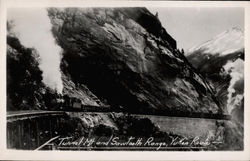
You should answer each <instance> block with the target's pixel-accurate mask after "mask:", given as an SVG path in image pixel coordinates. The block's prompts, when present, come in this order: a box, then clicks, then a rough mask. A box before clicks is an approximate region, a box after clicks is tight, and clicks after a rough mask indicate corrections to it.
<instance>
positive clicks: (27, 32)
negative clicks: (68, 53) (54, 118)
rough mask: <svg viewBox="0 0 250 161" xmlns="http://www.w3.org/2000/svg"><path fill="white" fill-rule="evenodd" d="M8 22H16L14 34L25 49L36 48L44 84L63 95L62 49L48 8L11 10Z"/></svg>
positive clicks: (8, 13)
mask: <svg viewBox="0 0 250 161" xmlns="http://www.w3.org/2000/svg"><path fill="white" fill-rule="evenodd" d="M7 15H8V20H10V21H13V22H14V26H13V29H12V30H13V32H14V33H16V34H17V36H18V38H19V40H20V41H21V43H22V44H23V45H24V46H25V47H30V48H34V49H36V50H37V51H38V54H39V55H40V58H41V62H40V64H39V67H40V69H41V70H42V71H43V82H44V83H45V84H46V85H47V86H48V87H50V88H51V89H54V90H56V91H57V92H59V93H62V89H63V83H62V79H61V72H60V62H61V48H60V47H59V46H58V45H57V44H56V42H55V39H54V37H53V35H52V32H51V28H52V25H51V23H50V19H49V17H48V12H47V10H46V8H11V9H8V12H7Z"/></svg>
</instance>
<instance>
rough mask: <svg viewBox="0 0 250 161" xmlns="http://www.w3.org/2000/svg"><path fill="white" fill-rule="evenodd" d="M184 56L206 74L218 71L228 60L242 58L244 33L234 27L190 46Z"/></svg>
mask: <svg viewBox="0 0 250 161" xmlns="http://www.w3.org/2000/svg"><path fill="white" fill-rule="evenodd" d="M186 56H187V58H188V60H189V61H190V62H191V64H192V65H194V67H196V68H197V69H198V70H199V71H201V72H205V73H208V74H211V73H214V72H215V71H216V72H218V71H220V70H221V67H222V66H224V65H225V64H226V63H227V62H228V61H229V60H232V61H234V60H236V59H237V58H241V59H244V33H243V31H242V30H241V29H240V28H238V27H234V28H232V29H229V30H227V31H224V32H222V33H221V34H219V35H217V36H215V37H214V38H212V39H211V40H208V41H207V42H205V43H202V44H201V45H198V46H195V47H192V48H191V49H189V50H188V52H187V54H186Z"/></svg>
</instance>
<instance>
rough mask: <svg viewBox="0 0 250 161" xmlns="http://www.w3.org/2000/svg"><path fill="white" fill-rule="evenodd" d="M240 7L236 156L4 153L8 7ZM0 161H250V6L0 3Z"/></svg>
mask: <svg viewBox="0 0 250 161" xmlns="http://www.w3.org/2000/svg"><path fill="white" fill-rule="evenodd" d="M135 6H137V7H139V6H145V7H243V8H245V106H244V108H245V111H244V114H245V122H244V125H245V126H244V128H245V133H244V137H245V140H244V143H245V147H244V151H240V152H234V151H232V152H145V151H141V152H127V151H123V152H121V151H118V152H103V151H96V152H94V151H76V152H71V151H18V150H8V149H6V130H5V129H6V108H5V107H6V101H4V100H6V92H5V91H6V81H5V80H6V36H5V35H6V28H5V26H6V9H7V8H8V7H135ZM0 12H1V15H0V16H1V17H0V20H1V22H0V25H1V26H0V29H1V30H0V53H1V54H0V82H1V84H0V96H1V97H0V131H1V132H0V159H2V160H250V147H249V145H250V140H249V137H250V135H249V132H250V128H249V125H250V122H249V120H250V119H249V117H250V109H249V108H248V105H249V104H250V102H249V100H250V98H249V96H250V95H249V94H250V93H249V92H250V90H249V89H250V85H249V74H250V73H249V69H250V62H249V61H250V55H249V54H250V43H249V42H250V40H249V39H250V2H243V1H240V2H236V1H234V2H232V1H219V2H215V1H200V2H198V1H104V0H103V1H97V0H91V1H83V0H64V1H60V0H36V1H34V0H16V1H15V0H1V1H0Z"/></svg>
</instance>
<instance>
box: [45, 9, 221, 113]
mask: <svg viewBox="0 0 250 161" xmlns="http://www.w3.org/2000/svg"><path fill="white" fill-rule="evenodd" d="M48 13H49V17H50V19H51V23H52V24H53V30H52V32H53V34H54V36H55V38H56V40H57V43H58V44H59V45H60V46H61V47H62V48H63V51H64V52H63V58H62V63H61V69H62V71H63V73H64V75H65V76H66V77H67V79H68V81H70V82H72V83H74V85H77V86H85V87H87V88H88V90H89V91H91V92H92V93H93V94H94V95H95V96H96V97H97V98H98V99H99V100H101V101H100V102H101V103H103V102H104V103H106V104H110V105H112V107H116V108H118V107H119V108H122V109H124V110H125V111H131V112H138V111H145V110H153V109H163V110H172V111H183V112H203V113H221V109H220V107H219V103H218V101H217V99H216V98H215V95H214V93H213V90H212V88H211V87H210V85H209V84H208V83H207V82H206V81H205V80H204V78H203V77H202V76H201V75H200V74H198V73H197V72H196V70H195V69H194V68H193V67H192V66H191V65H190V64H189V63H188V61H187V60H186V58H185V56H183V55H182V54H181V53H180V52H179V51H178V50H177V49H176V42H175V40H174V39H173V38H172V37H171V36H170V35H169V34H168V33H167V32H166V30H165V29H164V28H163V27H162V26H161V23H160V21H159V20H158V19H157V18H156V17H155V16H153V15H152V14H151V13H150V12H149V11H148V10H147V9H145V8H82V9H79V8H77V9H76V8H70V9H69V8H67V9H54V8H50V9H49V10H48ZM80 91H81V90H80ZM64 93H66V94H67V93H69V90H67V89H65V88H64ZM100 102H99V103H98V102H97V104H99V105H100V104H101V103H100ZM86 104H88V103H86Z"/></svg>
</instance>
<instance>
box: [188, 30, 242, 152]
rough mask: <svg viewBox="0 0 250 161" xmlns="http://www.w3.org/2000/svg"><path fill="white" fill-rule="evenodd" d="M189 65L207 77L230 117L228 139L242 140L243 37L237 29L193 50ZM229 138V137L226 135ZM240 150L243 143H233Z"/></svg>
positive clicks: (238, 141)
mask: <svg viewBox="0 0 250 161" xmlns="http://www.w3.org/2000/svg"><path fill="white" fill-rule="evenodd" d="M186 56H187V59H188V60H189V62H190V63H191V64H192V65H193V66H195V67H196V68H197V70H198V71H199V72H200V73H201V74H202V75H204V76H205V77H206V79H207V80H208V81H209V82H210V83H211V85H212V86H213V88H214V89H215V91H216V97H217V98H219V99H220V103H221V105H222V106H221V107H222V109H223V111H225V113H228V114H230V115H231V116H232V120H231V122H230V124H228V126H229V129H230V130H231V132H230V135H232V136H234V137H235V138H243V133H244V34H243V31H242V30H241V29H239V28H237V27H234V28H232V29H230V30H227V31H225V32H223V33H221V34H219V35H218V36H216V37H214V38H213V39H211V40H209V41H207V42H205V43H203V44H201V45H198V46H197V47H193V48H191V49H190V50H189V52H188V53H187V55H186ZM228 136H229V135H228ZM233 144H235V145H237V146H240V147H242V146H243V140H242V139H240V140H237V141H236V142H235V143H233Z"/></svg>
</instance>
